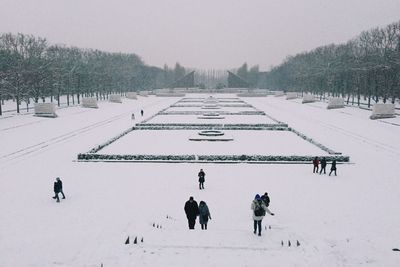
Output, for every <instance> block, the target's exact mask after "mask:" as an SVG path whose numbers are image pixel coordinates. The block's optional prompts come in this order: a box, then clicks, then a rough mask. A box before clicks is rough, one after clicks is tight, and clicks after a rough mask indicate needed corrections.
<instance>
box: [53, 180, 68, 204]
mask: <svg viewBox="0 0 400 267" xmlns="http://www.w3.org/2000/svg"><path fill="white" fill-rule="evenodd" d="M59 193H61V194H62V196H63V197H62V198H63V199H65V195H64V192H63V186H62V181H61V180H60V177H57V178H56V181H55V182H54V194H55V196H54V197H53V198H54V199H57V202H60V198H59V197H58V194H59Z"/></svg>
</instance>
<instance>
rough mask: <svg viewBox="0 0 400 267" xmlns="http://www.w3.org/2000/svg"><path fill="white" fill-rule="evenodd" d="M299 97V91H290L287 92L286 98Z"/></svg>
mask: <svg viewBox="0 0 400 267" xmlns="http://www.w3.org/2000/svg"><path fill="white" fill-rule="evenodd" d="M296 98H297V93H296V92H289V93H287V94H286V100H290V99H296Z"/></svg>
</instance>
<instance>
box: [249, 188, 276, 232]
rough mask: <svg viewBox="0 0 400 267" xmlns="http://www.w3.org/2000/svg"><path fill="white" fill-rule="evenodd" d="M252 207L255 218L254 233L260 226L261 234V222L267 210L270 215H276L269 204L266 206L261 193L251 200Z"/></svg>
mask: <svg viewBox="0 0 400 267" xmlns="http://www.w3.org/2000/svg"><path fill="white" fill-rule="evenodd" d="M251 209H252V210H253V220H254V234H256V233H257V226H258V235H259V236H261V228H262V227H261V222H262V219H263V218H264V216H265V213H266V212H267V213H268V214H269V215H271V216H274V215H275V214H273V213H272V212H271V211H270V210H269V209H268V208H267V206H265V204H264V201H262V199H261V197H260V195H259V194H257V195H256V197H255V198H254V200H253V201H252V202H251Z"/></svg>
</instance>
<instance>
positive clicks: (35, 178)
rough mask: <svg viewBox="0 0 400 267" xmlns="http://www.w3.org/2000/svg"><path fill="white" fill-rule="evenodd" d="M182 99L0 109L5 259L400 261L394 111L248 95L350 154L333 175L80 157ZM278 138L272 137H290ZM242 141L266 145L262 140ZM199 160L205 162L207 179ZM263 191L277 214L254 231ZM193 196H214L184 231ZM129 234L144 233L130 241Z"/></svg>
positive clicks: (1, 259) (302, 167) (12, 262)
mask: <svg viewBox="0 0 400 267" xmlns="http://www.w3.org/2000/svg"><path fill="white" fill-rule="evenodd" d="M227 96H229V95H225V96H224V97H227ZM193 97H198V96H197V95H195V96H193ZM231 97H232V95H231ZM179 99H180V98H157V97H155V96H150V97H139V99H138V100H129V101H128V100H125V99H124V101H123V103H122V104H113V103H108V102H100V103H99V107H100V108H99V109H83V108H80V107H71V108H66V109H60V110H58V111H57V114H58V115H59V117H58V118H56V119H49V118H38V117H34V116H32V115H31V114H30V115H29V114H28V115H12V116H10V114H9V113H8V114H7V115H5V116H3V117H0V148H1V149H0V190H1V192H0V211H1V213H0V214H1V215H0V266H7V267H8V266H101V264H103V266H105V267H107V266H188V265H190V266H205V265H206V266H255V265H262V266H265V265H268V266H399V265H400V254H399V253H398V252H393V251H392V248H393V247H399V246H400V213H399V211H398V210H399V208H398V203H400V179H399V173H400V164H399V163H400V126H399V125H400V121H399V117H397V118H393V119H386V120H376V121H372V120H369V119H368V117H369V115H370V111H366V110H360V109H356V108H345V109H338V110H326V103H319V102H316V103H310V104H301V103H300V101H301V100H291V101H288V100H285V99H283V98H276V97H264V98H246V99H244V100H245V101H246V102H248V103H250V104H252V105H253V106H254V107H255V108H257V109H259V110H262V111H265V112H266V113H267V114H268V115H270V116H272V117H274V118H276V119H278V120H280V121H283V122H287V123H288V124H289V126H291V127H293V128H295V129H296V130H298V131H300V132H302V133H304V134H306V135H307V136H309V137H312V138H313V139H315V140H316V141H318V142H320V143H322V144H324V145H326V146H327V147H329V148H332V149H334V150H336V151H341V152H343V154H345V155H349V156H350V160H351V163H350V164H341V165H339V166H338V176H328V175H319V174H313V173H312V166H311V165H308V164H295V165H292V164H193V163H192V164H189V163H181V164H177V163H175V164H167V163H162V164H154V163H100V162H97V163H94V162H76V161H75V160H76V156H77V154H78V153H79V152H84V151H88V150H89V149H90V148H92V147H94V146H96V145H97V144H100V143H102V142H104V141H105V140H108V139H109V138H110V137H113V136H115V135H117V134H119V133H120V132H122V131H124V130H126V129H127V128H129V127H130V126H132V125H133V123H134V122H133V121H132V120H131V113H132V112H134V113H135V115H136V122H140V121H141V120H143V119H146V118H148V117H150V116H152V115H154V114H155V113H157V112H158V111H160V110H162V109H164V108H166V107H168V106H169V105H171V104H173V103H176V101H178V100H179ZM140 109H144V112H145V113H144V117H141V116H140V114H139V112H138V111H140ZM159 117H161V116H159ZM162 117H164V116H162ZM246 118H247V117H246ZM247 122H248V121H244V123H247ZM142 132H146V131H142ZM182 133H183V132H182ZM282 137H283V136H282ZM142 138H144V142H143V146H142V147H141V149H143V150H146V146H145V145H144V144H148V145H147V147H148V149H149V150H151V149H159V148H160V147H158V148H157V147H156V148H154V146H155V144H154V139H153V138H152V136H150V135H149V136H147V137H146V136H145V135H144V136H143V137H142ZM121 140H123V139H121ZM284 140H285V138H282V139H279V138H277V139H276V140H275V139H274V143H276V144H277V147H279V145H280V146H282V147H284V149H287V148H286V147H285V146H287V142H286V141H284ZM132 142H137V140H135V141H132ZM171 143H172V144H173V140H172V141H171ZM172 144H171V145H170V146H172ZM177 146H179V149H183V148H181V146H180V145H179V144H177ZM246 146H247V148H246V149H250V148H251V147H252V148H254V150H257V149H260V145H259V140H258V139H256V138H249V140H246ZM328 167H329V166H328ZM200 168H203V169H204V171H205V172H206V182H205V190H202V191H200V190H198V184H197V172H198V171H199V169H200ZM57 176H59V177H60V178H61V179H62V180H63V183H64V192H65V194H66V197H67V198H66V199H65V200H61V203H56V202H55V201H54V200H53V199H52V198H51V196H52V194H53V193H52V187H53V182H54V179H55V177H57ZM265 191H267V192H269V195H270V197H271V205H270V208H271V210H272V211H273V212H275V216H274V217H270V216H267V217H266V218H265V219H264V220H263V226H267V230H264V231H263V235H262V236H261V237H258V236H255V235H254V234H253V232H252V224H253V222H252V219H251V210H250V204H251V201H252V199H253V198H254V195H255V194H256V193H264V192H265ZM189 196H194V198H195V200H197V201H198V202H199V201H200V200H204V201H206V202H207V203H208V205H209V208H210V211H211V216H212V220H211V221H210V222H209V227H208V228H209V229H208V230H207V231H202V230H200V229H199V225H198V224H197V225H196V230H194V231H189V230H188V229H187V221H186V218H185V214H184V211H183V206H184V203H185V201H186V200H187V199H188V198H189ZM167 216H168V218H167ZM153 224H155V225H159V226H160V227H159V228H157V227H153ZM269 226H271V229H268V228H269ZM128 236H130V238H131V241H132V240H133V239H134V238H135V237H136V236H137V237H138V239H139V241H140V239H141V238H142V237H143V241H144V242H143V243H141V242H139V244H138V245H134V244H130V245H125V244H124V242H125V240H126V238H127V237H128ZM288 240H290V241H291V243H292V246H291V247H288V246H287V242H288ZM296 240H298V241H299V242H300V244H301V245H300V246H299V247H297V246H295V245H294V244H295V242H296ZM281 241H284V243H285V245H284V246H283V247H282V246H281Z"/></svg>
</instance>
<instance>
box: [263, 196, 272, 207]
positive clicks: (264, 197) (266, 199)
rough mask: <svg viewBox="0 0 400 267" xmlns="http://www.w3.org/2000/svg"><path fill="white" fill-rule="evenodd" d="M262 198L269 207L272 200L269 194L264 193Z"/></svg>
mask: <svg viewBox="0 0 400 267" xmlns="http://www.w3.org/2000/svg"><path fill="white" fill-rule="evenodd" d="M261 199H262V201H264V204H265V206H267V207H269V202H270V199H269V196H267V195H262V196H261Z"/></svg>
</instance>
